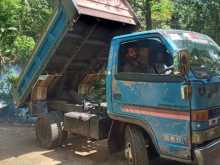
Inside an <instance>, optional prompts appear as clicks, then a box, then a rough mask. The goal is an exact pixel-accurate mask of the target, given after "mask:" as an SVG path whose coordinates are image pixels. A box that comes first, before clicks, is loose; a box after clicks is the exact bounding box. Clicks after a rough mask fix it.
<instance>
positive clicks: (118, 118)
mask: <svg viewBox="0 0 220 165" xmlns="http://www.w3.org/2000/svg"><path fill="white" fill-rule="evenodd" d="M108 115H109V117H110V118H111V119H113V120H116V121H120V122H124V123H128V124H134V125H137V126H139V127H141V128H143V129H144V130H145V131H146V132H147V133H148V135H149V136H150V138H151V140H152V142H153V144H154V146H155V149H156V151H157V153H158V154H159V155H161V154H160V149H159V145H158V143H157V140H156V136H155V135H154V132H153V130H152V129H151V127H150V125H149V124H148V123H146V122H143V121H141V120H137V119H135V118H132V117H128V116H121V115H116V114H114V113H108Z"/></svg>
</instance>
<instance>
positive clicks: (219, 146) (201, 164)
mask: <svg viewBox="0 0 220 165" xmlns="http://www.w3.org/2000/svg"><path fill="white" fill-rule="evenodd" d="M194 153H195V156H196V159H197V163H198V165H219V164H220V139H218V140H216V141H214V142H212V143H210V144H208V145H206V146H205V147H201V148H198V149H195V150H194Z"/></svg>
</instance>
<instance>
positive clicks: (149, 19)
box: [144, 0, 153, 30]
mask: <svg viewBox="0 0 220 165" xmlns="http://www.w3.org/2000/svg"><path fill="white" fill-rule="evenodd" d="M150 1H151V0H145V5H144V6H145V21H146V30H151V29H152V28H153V26H152V16H151V3H150Z"/></svg>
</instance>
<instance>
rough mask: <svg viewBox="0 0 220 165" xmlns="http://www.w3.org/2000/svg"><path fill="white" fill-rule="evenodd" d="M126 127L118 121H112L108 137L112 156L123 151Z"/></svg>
mask: <svg viewBox="0 0 220 165" xmlns="http://www.w3.org/2000/svg"><path fill="white" fill-rule="evenodd" d="M124 130H125V125H124V124H123V123H120V122H118V121H112V124H111V128H110V131H109V135H108V149H109V152H110V153H111V154H113V153H117V152H120V151H122V150H123V147H124V136H123V135H124Z"/></svg>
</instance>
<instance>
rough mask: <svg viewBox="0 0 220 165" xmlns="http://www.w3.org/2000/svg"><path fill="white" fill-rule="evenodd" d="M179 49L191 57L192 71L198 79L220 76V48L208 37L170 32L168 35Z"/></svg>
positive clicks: (190, 33)
mask: <svg viewBox="0 0 220 165" xmlns="http://www.w3.org/2000/svg"><path fill="white" fill-rule="evenodd" d="M166 35H167V37H168V38H170V39H171V40H172V41H173V42H174V43H175V45H176V46H177V48H178V49H187V50H188V51H189V53H190V55H191V61H190V66H191V70H192V71H193V73H194V74H195V76H196V77H198V78H207V77H210V76H214V75H218V76H220V48H219V46H218V45H217V44H216V43H215V42H214V41H213V40H212V39H211V38H209V37H208V36H206V35H202V34H199V33H195V32H183V31H182V32H179V31H177V32H176V31H169V32H167V33H166Z"/></svg>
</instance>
